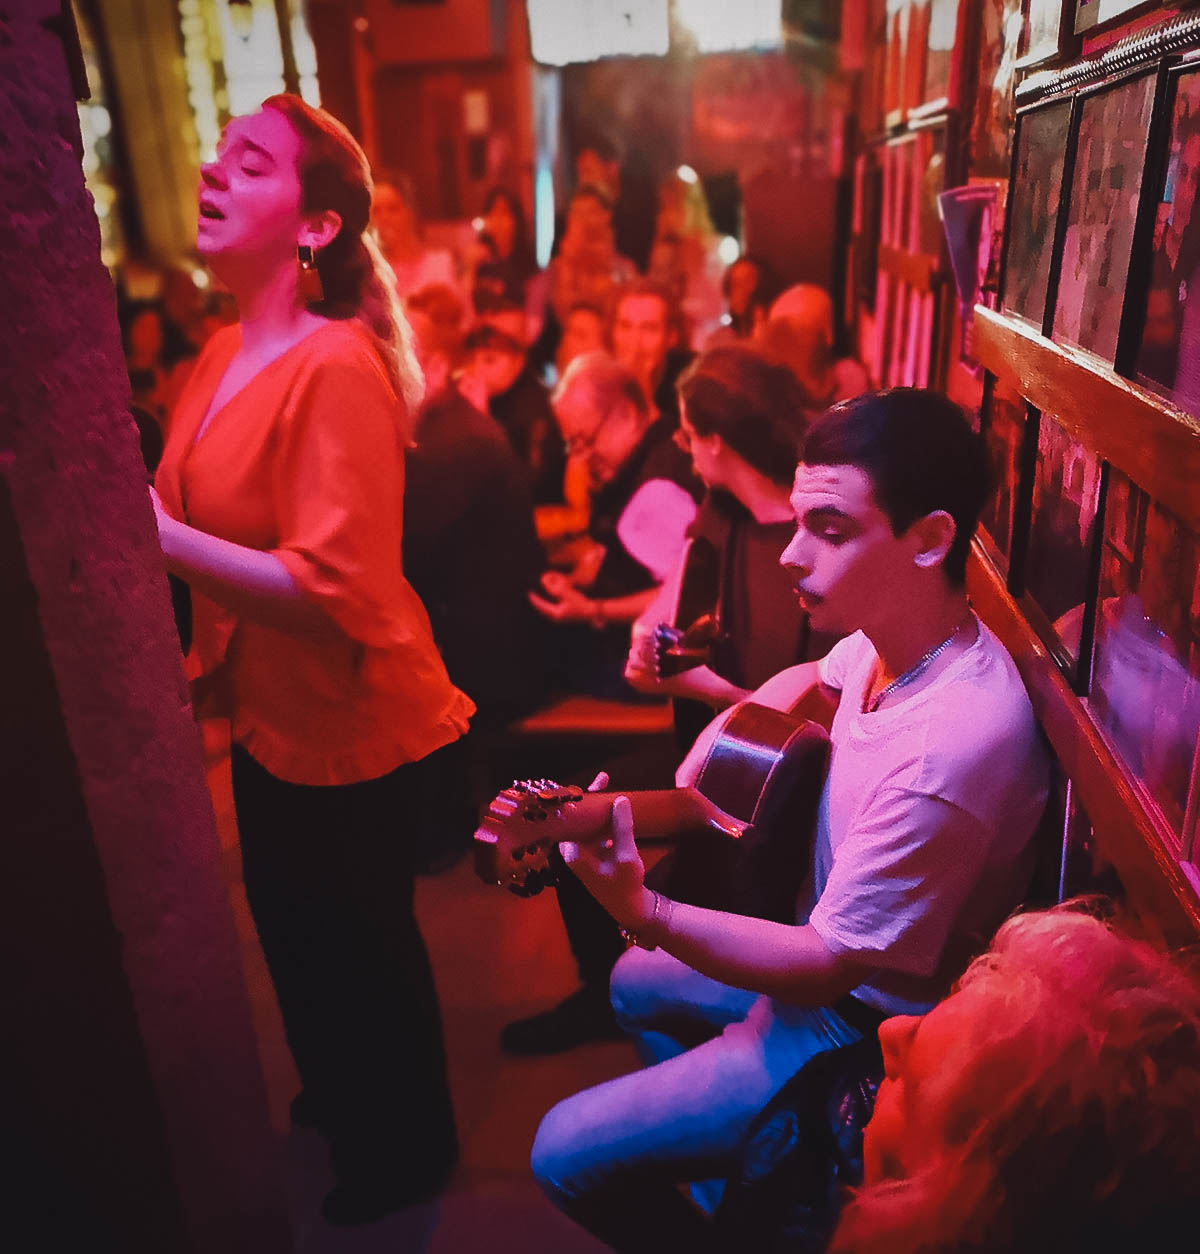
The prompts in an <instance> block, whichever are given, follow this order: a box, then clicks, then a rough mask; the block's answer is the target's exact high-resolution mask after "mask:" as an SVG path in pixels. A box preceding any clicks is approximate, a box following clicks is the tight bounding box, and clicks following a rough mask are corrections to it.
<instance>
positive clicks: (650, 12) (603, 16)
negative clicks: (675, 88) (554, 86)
mask: <svg viewBox="0 0 1200 1254" xmlns="http://www.w3.org/2000/svg"><path fill="white" fill-rule="evenodd" d="M528 4H529V7H528V13H529V42H530V45H531V48H532V51H533V59H534V60H535V61H540V62H541V63H542V64H543V65H569V64H570V63H571V62H573V61H596V60H599V58H600V57H637V56H663V55H664V54H665V53H666V51H667V43H668V28H667V0H637V2H636V3H634V0H528ZM776 8H777V9H778V5H777V6H776ZM776 17H777V18H778V12H777V13H776Z"/></svg>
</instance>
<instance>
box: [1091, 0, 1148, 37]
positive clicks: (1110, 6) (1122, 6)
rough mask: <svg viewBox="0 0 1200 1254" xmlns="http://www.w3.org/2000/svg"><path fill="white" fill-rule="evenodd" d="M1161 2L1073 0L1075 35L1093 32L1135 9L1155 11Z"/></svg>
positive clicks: (1145, 0)
mask: <svg viewBox="0 0 1200 1254" xmlns="http://www.w3.org/2000/svg"><path fill="white" fill-rule="evenodd" d="M1162 2H1163V0H1075V15H1074V23H1073V29H1074V31H1075V33H1076V34H1077V35H1082V34H1084V33H1085V32H1086V31H1090V30H1094V29H1095V28H1096V27H1097V26H1103V25H1105V24H1106V23H1108V22H1112V21H1113V20H1114V19H1116V18H1119V17H1125V16H1126V15H1127V14H1130V13H1133V12H1134V10H1135V9H1137V10H1142V9H1157V8H1160V7H1161V5H1162Z"/></svg>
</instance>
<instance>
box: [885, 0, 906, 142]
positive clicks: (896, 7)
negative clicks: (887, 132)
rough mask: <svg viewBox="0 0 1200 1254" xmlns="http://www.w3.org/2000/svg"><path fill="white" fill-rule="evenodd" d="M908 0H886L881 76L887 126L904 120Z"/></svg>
mask: <svg viewBox="0 0 1200 1254" xmlns="http://www.w3.org/2000/svg"><path fill="white" fill-rule="evenodd" d="M911 7H912V5H911V0H887V64H886V66H885V69H884V77H883V121H884V126H886V127H888V128H889V129H890V128H892V127H895V126H899V125H900V124H901V123H902V122H903V121H904V114H905V109H906V102H907V99H908V97H907V92H908V91H909V88H908V86H907V82H906V80H907V70H908V63H907V62H908V57H907V49H908V27H909V17H910V9H911Z"/></svg>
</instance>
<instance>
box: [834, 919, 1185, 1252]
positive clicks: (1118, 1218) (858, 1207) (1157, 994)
mask: <svg viewBox="0 0 1200 1254" xmlns="http://www.w3.org/2000/svg"><path fill="white" fill-rule="evenodd" d="M1095 908H1096V906H1095V903H1093V902H1084V903H1069V904H1068V905H1066V906H1060V907H1056V908H1055V909H1053V910H1048V911H1040V912H1035V913H1029V914H1025V915H1018V916H1016V917H1014V918H1012V919H1010V920H1009V921H1008V922H1007V923H1006V924H1005V925H1004V926H1003V927H1002V928H1001V929H1000V931H999V932H998V933H997V935H996V938H995V940H994V941H993V943H992V946H991V948H990V949H989V950H988V952H987V953H985V954H983V955H982V956H981V957H979V958H977V959H976V960H975V962H974V963H973V964H972V965H971V967H970V968H969V969H968V971H967V973H966V974H965V975H964V976H963V978H962V980H961V981H960V982H959V987H960V988H962V989H965V988H970V989H973V990H976V991H982V992H984V993H985V994H986V996H987V1004H988V1008H989V1010H990V1013H989V1015H988V1019H987V1022H986V1023H984V1024H981V1026H980V1036H979V1043H978V1045H977V1048H976V1049H975V1052H974V1054H973V1056H972V1060H971V1063H970V1064H969V1066H968V1067H967V1068H966V1069H965V1070H963V1071H962V1072H961V1073H960V1075H959V1076H958V1077H957V1079H956V1081H955V1083H954V1096H953V1099H952V1101H951V1102H950V1103H949V1105H950V1109H951V1111H952V1112H953V1117H952V1118H951V1120H950V1125H949V1127H948V1128H946V1129H945V1140H946V1142H947V1143H946V1144H945V1146H944V1147H942V1149H941V1150H940V1152H939V1153H937V1154H936V1155H935V1156H934V1157H933V1158H932V1159H931V1160H930V1161H927V1162H926V1163H923V1164H919V1165H917V1166H916V1168H915V1170H913V1171H912V1173H911V1174H910V1175H909V1176H907V1177H906V1178H904V1179H898V1180H885V1181H878V1182H875V1183H873V1184H871V1185H868V1186H867V1187H865V1188H863V1189H862V1190H860V1191H859V1192H858V1194H857V1195H856V1196H855V1197H854V1198H853V1200H852V1201H851V1202H850V1204H849V1205H848V1206H847V1208H846V1210H845V1212H844V1214H843V1216H842V1220H841V1223H840V1224H839V1227H838V1230H837V1234H836V1236H835V1238H834V1241H833V1244H832V1246H831V1249H832V1250H833V1251H836V1252H840V1254H849V1252H850V1251H853V1252H854V1254H884V1252H885V1251H886V1254H917V1251H921V1252H922V1254H925V1252H928V1254H950V1251H956V1252H957V1251H968V1250H970V1251H995V1252H996V1254H1000V1252H1001V1251H1011V1250H1019V1251H1021V1254H1040V1252H1041V1251H1045V1252H1046V1254H1049V1252H1050V1251H1054V1252H1055V1254H1069V1252H1071V1251H1079V1252H1080V1254H1082V1252H1083V1251H1087V1252H1088V1254H1100V1252H1102V1251H1112V1252H1113V1254H1115V1252H1116V1251H1118V1250H1120V1251H1128V1250H1133V1249H1157V1248H1159V1247H1160V1243H1161V1244H1165V1242H1166V1239H1167V1237H1168V1236H1169V1235H1170V1234H1171V1232H1172V1231H1173V1230H1174V1228H1175V1226H1176V1225H1178V1224H1183V1230H1184V1231H1188V1230H1190V1228H1192V1227H1194V1224H1195V1216H1196V1213H1197V1207H1198V1206H1200V1135H1198V1134H1197V1126H1198V1125H1197V1119H1198V1117H1200V979H1197V976H1196V973H1195V971H1189V970H1188V969H1186V968H1185V967H1184V965H1183V964H1182V963H1181V962H1179V961H1177V960H1174V959H1172V958H1170V957H1168V956H1167V955H1165V954H1163V953H1161V952H1160V951H1159V950H1157V949H1156V948H1154V947H1152V946H1151V945H1149V944H1146V943H1145V942H1142V941H1137V940H1133V939H1131V938H1130V937H1129V936H1127V935H1123V934H1122V933H1121V932H1119V931H1117V930H1116V929H1115V928H1114V927H1113V926H1112V925H1111V924H1109V923H1107V922H1104V921H1102V920H1101V919H1099V918H1097V917H1095V915H1094V914H1093V913H1091V911H1093V910H1094V909H1095Z"/></svg>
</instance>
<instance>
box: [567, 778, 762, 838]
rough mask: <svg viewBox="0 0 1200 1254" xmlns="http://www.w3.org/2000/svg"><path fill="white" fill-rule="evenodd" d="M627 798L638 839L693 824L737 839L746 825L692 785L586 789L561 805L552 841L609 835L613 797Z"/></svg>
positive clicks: (675, 833)
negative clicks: (574, 798)
mask: <svg viewBox="0 0 1200 1254" xmlns="http://www.w3.org/2000/svg"><path fill="white" fill-rule="evenodd" d="M618 796H624V797H628V798H629V802H630V805H631V806H632V807H633V827H634V831H635V833H636V834H637V836H638V838H639V839H645V838H646V837H656V836H657V837H669V836H679V835H681V834H682V833H684V832H686V831H689V830H694V829H695V828H697V827H708V828H711V829H712V830H714V831H718V832H723V833H724V834H725V835H726V836H731V837H733V838H734V839H737V838H738V837H740V836H741V835H742V833H743V832H744V831H745V830H746V824H745V823H741V822H739V821H738V820H737V819H735V818H731V817H730V816H729V815H728V814H726V813H725V811H724V810H720V809H718V808H717V807H716V806H715V805H713V803H712V802H711V801H709V800H708V799H707V798H705V797H704V796H702V795H701V794H700V793H698V792H697V791H696V790H695V789H694V788H662V789H647V790H643V791H639V792H621V793H617V792H589V793H585V794H584V795H583V797H582V799H581V800H579V801H572V802H569V803H568V804H567V805H565V806H564V807H563V809H562V811H561V813H560V821H561V826H560V827H559V828H558V829H557V830H556V831H555V839H556V840H574V841H578V842H582V843H587V842H590V841H594V840H601V839H604V838H606V837H607V836H609V835H610V834H611V830H612V803H613V798H614V797H618Z"/></svg>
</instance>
